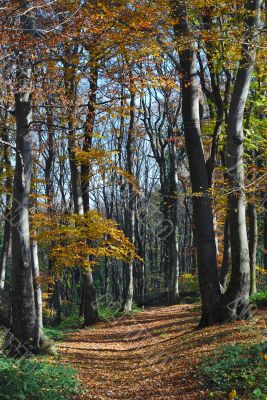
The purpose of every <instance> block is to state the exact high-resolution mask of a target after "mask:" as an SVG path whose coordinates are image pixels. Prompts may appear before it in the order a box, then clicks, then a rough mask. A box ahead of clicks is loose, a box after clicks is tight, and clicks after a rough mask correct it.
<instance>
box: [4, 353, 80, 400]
mask: <svg viewBox="0 0 267 400" xmlns="http://www.w3.org/2000/svg"><path fill="white" fill-rule="evenodd" d="M79 392H81V387H80V384H79V383H78V380H77V378H76V373H75V371H74V370H73V369H72V368H70V367H66V366H64V365H58V364H55V363H54V362H52V363H51V362H48V361H40V360H38V358H37V357H35V358H32V359H27V360H23V361H15V360H13V359H10V358H7V357H0V399H1V400H68V399H71V398H73V396H74V395H75V394H77V393H79Z"/></svg>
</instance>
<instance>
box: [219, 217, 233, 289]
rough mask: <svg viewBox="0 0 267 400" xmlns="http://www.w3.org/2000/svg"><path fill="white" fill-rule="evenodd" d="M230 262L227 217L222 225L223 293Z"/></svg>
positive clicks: (221, 273) (221, 277) (221, 282)
mask: <svg viewBox="0 0 267 400" xmlns="http://www.w3.org/2000/svg"><path fill="white" fill-rule="evenodd" d="M230 262H231V243H230V227H229V219H228V216H226V218H225V223H224V244H223V260H222V268H221V272H220V284H221V287H222V292H223V293H224V292H225V291H226V286H227V276H228V272H229V267H230Z"/></svg>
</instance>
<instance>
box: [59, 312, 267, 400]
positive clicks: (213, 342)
mask: <svg viewBox="0 0 267 400" xmlns="http://www.w3.org/2000/svg"><path fill="white" fill-rule="evenodd" d="M198 320H199V310H197V308H196V306H192V305H176V306H172V307H160V308H150V309H147V310H144V311H142V312H140V313H138V314H136V315H131V316H123V317H119V318H116V319H111V320H109V321H105V322H99V323H98V324H97V325H96V326H95V327H93V328H90V329H81V330H78V331H75V332H71V333H68V334H67V336H66V337H65V339H64V341H63V342H62V343H60V344H59V352H60V353H61V355H62V359H63V361H64V362H67V363H71V364H72V365H73V367H74V368H75V369H76V370H78V371H79V380H80V381H81V382H82V384H83V385H84V386H85V388H86V390H87V393H86V394H84V395H80V396H79V397H78V398H77V400H90V399H94V400H108V399H114V400H139V399H140V400H141V399H142V400H147V399H149V400H189V399H190V400H193V399H194V400H196V399H197V400H201V399H208V387H207V383H206V382H205V378H204V377H203V376H201V375H200V373H199V370H198V369H197V366H198V365H199V363H200V360H201V359H202V358H203V357H204V356H209V355H210V353H211V351H212V350H214V349H215V348H218V347H220V346H222V345H224V344H229V343H245V342H257V341H260V340H261V339H262V335H263V328H266V324H267V320H266V315H265V317H264V313H262V312H260V313H257V314H256V315H255V317H254V319H253V321H249V322H241V321H240V322H237V323H235V324H226V325H222V326H215V327H211V328H206V329H202V330H196V325H197V322H198Z"/></svg>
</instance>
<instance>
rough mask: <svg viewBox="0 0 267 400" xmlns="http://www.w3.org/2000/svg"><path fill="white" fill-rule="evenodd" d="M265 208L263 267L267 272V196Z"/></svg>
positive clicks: (266, 197)
mask: <svg viewBox="0 0 267 400" xmlns="http://www.w3.org/2000/svg"><path fill="white" fill-rule="evenodd" d="M263 206H264V220H263V266H264V269H265V271H267V195H265V201H264V202H263Z"/></svg>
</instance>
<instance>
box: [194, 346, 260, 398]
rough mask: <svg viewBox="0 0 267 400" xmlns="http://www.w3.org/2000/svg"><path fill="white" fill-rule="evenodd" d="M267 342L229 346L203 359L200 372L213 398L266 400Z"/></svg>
mask: <svg viewBox="0 0 267 400" xmlns="http://www.w3.org/2000/svg"><path fill="white" fill-rule="evenodd" d="M266 368H267V342H265V343H263V344H250V345H228V346H226V347H224V348H223V349H219V350H217V351H215V352H214V353H213V354H212V356H211V357H210V358H205V359H204V361H203V364H202V365H201V369H202V372H204V374H205V375H206V377H207V378H208V382H209V384H210V387H211V390H212V392H211V393H210V397H214V398H216V399H220V398H221V399H225V398H235V399H250V400H266V398H267V376H266Z"/></svg>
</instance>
